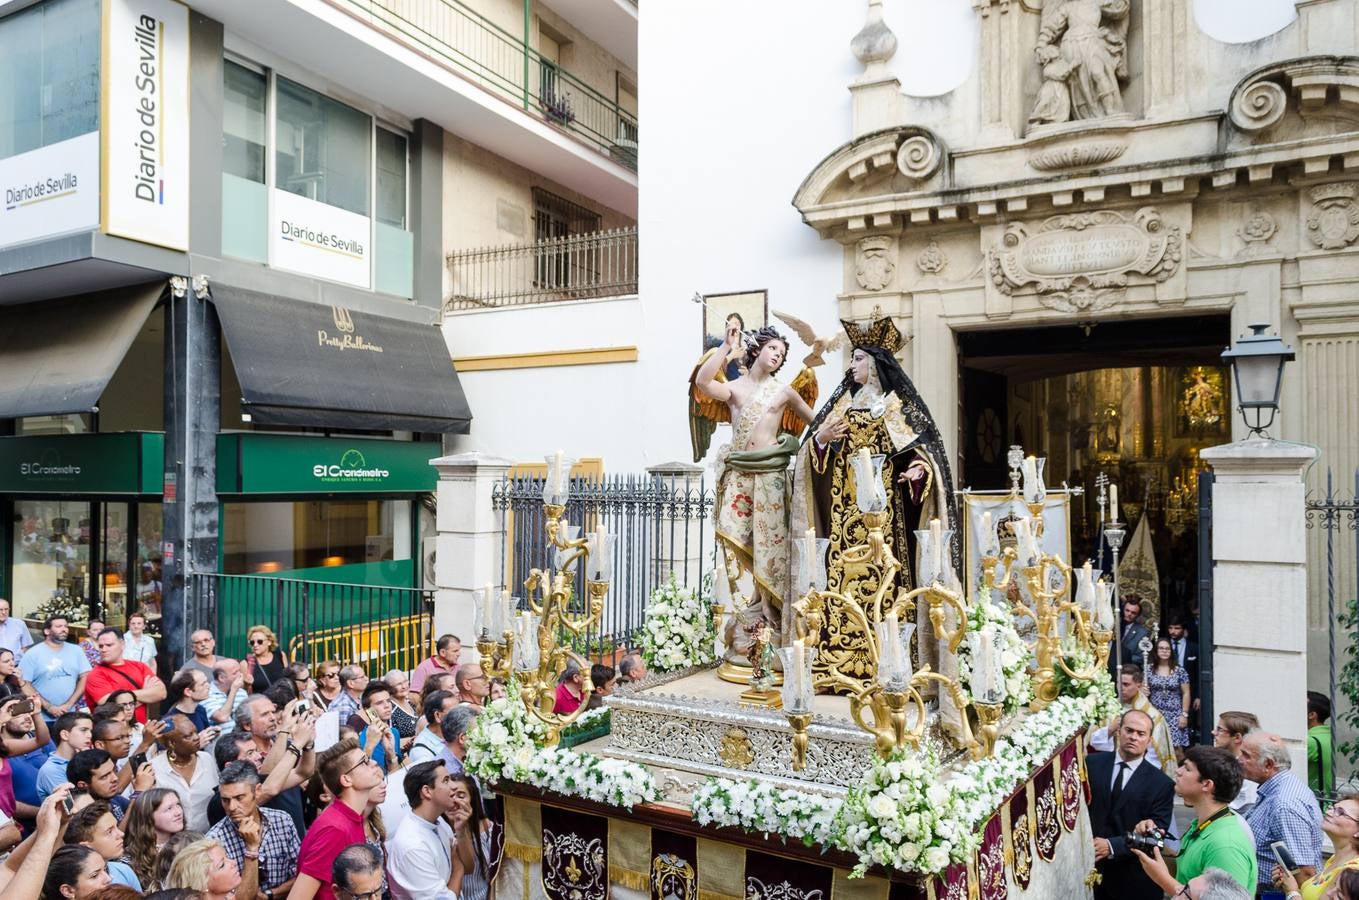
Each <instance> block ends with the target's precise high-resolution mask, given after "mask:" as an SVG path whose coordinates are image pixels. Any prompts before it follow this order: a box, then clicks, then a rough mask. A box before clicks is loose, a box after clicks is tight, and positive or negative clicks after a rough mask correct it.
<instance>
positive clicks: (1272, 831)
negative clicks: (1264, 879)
mask: <svg viewBox="0 0 1359 900" xmlns="http://www.w3.org/2000/svg"><path fill="white" fill-rule="evenodd" d="M1257 797H1258V799H1257V800H1256V802H1255V806H1254V807H1252V808H1251V810H1250V812H1248V813H1246V822H1247V824H1249V825H1250V830H1251V833H1252V834H1253V835H1254V836H1255V861H1256V863H1257V864H1258V865H1259V870H1260V872H1261V873H1265V872H1272V871H1274V866H1275V859H1274V852H1273V851H1272V850H1270V849H1269V845H1270V844H1272V843H1273V842H1275V841H1283V842H1284V843H1285V844H1286V845H1287V846H1288V852H1289V853H1291V854H1292V855H1293V859H1294V861H1296V862H1297V864H1298V865H1300V866H1311V867H1312V868H1314V869H1320V868H1321V809H1320V807H1318V806H1317V798H1316V797H1315V796H1314V795H1313V794H1312V792H1311V790H1309V789H1308V787H1307V785H1306V784H1305V783H1303V781H1302V780H1301V779H1300V778H1298V776H1297V775H1294V774H1293V770H1292V769H1285V770H1283V771H1282V772H1277V773H1275V775H1274V777H1272V778H1270V779H1269V780H1268V781H1266V782H1265V783H1263V784H1261V785H1260V790H1259V792H1258V794H1257Z"/></svg>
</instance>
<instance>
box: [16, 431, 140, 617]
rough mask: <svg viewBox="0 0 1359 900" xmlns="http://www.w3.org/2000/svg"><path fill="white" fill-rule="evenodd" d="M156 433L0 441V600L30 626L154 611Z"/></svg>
mask: <svg viewBox="0 0 1359 900" xmlns="http://www.w3.org/2000/svg"><path fill="white" fill-rule="evenodd" d="M164 453H165V437H164V435H162V434H157V433H147V432H132V433H122V434H70V435H33V436H20V437H3V438H0V510H2V511H3V517H4V523H3V532H4V533H3V546H4V548H5V565H4V567H3V570H0V596H5V597H8V598H9V599H10V600H11V602H12V605H13V614H14V615H15V616H18V617H20V618H22V619H25V620H27V621H28V622H29V623H30V624H32V625H34V626H39V625H40V624H41V622H42V620H43V619H44V618H45V617H46V616H48V615H54V614H59V613H62V614H66V615H67V616H69V617H70V619H71V623H72V625H74V626H76V627H77V628H82V627H84V625H85V624H87V622H88V620H89V616H90V615H91V614H93V615H95V616H98V617H101V618H103V620H104V621H105V622H107V623H108V624H110V625H114V626H116V627H118V628H120V629H121V628H125V627H126V623H127V616H128V614H129V613H130V612H133V611H137V610H140V611H141V612H143V613H145V614H146V615H147V617H148V619H149V621H150V622H151V624H152V626H153V629H154V625H155V623H156V622H157V620H159V618H160V614H161V567H162V564H163V559H162V557H161V545H162V541H161V533H162V532H161V528H162V518H161V517H162V510H161V500H162V491H163V487H162V485H163V476H162V469H163V466H164Z"/></svg>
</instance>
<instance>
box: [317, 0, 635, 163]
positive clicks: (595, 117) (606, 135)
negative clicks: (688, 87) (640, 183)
mask: <svg viewBox="0 0 1359 900" xmlns="http://www.w3.org/2000/svg"><path fill="white" fill-rule="evenodd" d="M336 2H337V5H338V6H339V7H340V8H344V9H348V10H349V11H350V12H351V13H353V14H354V15H355V16H357V17H359V18H360V19H362V20H363V21H366V22H368V23H369V24H370V25H371V26H373V27H374V28H377V29H379V30H381V31H384V32H386V33H387V34H388V35H389V36H390V37H393V38H394V39H396V40H398V41H400V42H402V43H404V44H405V45H406V46H408V47H409V48H411V49H412V50H414V51H416V52H417V53H420V54H422V55H425V56H428V57H430V58H432V59H434V60H435V61H437V62H439V63H442V64H444V65H448V66H451V67H453V68H454V69H456V70H457V71H459V72H460V73H461V74H463V75H464V76H466V77H467V78H469V79H470V80H472V81H473V82H475V83H476V84H479V85H481V86H482V87H484V88H486V89H487V90H489V91H491V92H492V93H493V94H496V95H497V96H499V97H500V98H502V99H503V100H505V101H506V102H507V103H510V104H513V105H515V106H517V107H520V108H522V109H524V110H525V111H527V112H529V113H530V114H535V115H537V116H539V117H540V118H541V119H542V120H543V121H545V122H548V123H550V124H551V125H554V126H556V127H557V128H559V129H561V130H562V131H565V132H566V133H568V134H570V135H572V136H574V137H576V138H578V139H580V140H581V141H583V142H585V143H586V144H588V145H589V146H590V147H592V148H593V149H595V150H596V151H598V152H599V153H601V154H603V155H605V156H607V157H609V158H610V159H612V160H613V161H614V162H616V163H618V164H619V165H621V166H623V167H625V168H627V169H629V170H631V171H634V172H635V171H637V117H636V116H634V115H633V114H631V113H629V112H627V111H626V110H624V109H623V108H621V107H620V106H619V105H618V104H617V103H616V102H614V101H613V100H611V99H609V98H608V97H606V96H605V95H604V94H602V93H600V92H599V91H598V90H596V89H595V88H593V87H591V86H590V85H588V84H586V83H585V82H584V81H583V80H581V79H580V78H578V77H577V76H575V75H573V74H572V73H571V72H569V71H567V70H566V69H563V68H562V67H561V66H560V65H558V64H557V63H555V62H553V61H552V60H549V59H547V58H545V57H543V56H542V55H540V54H539V53H538V52H537V51H536V50H534V49H533V48H532V47H529V46H528V45H527V44H526V43H525V42H524V40H523V38H522V36H516V35H514V34H511V33H510V32H508V31H506V30H505V29H503V28H501V27H500V26H499V25H497V24H496V23H494V22H492V21H491V20H490V19H488V18H486V17H485V16H483V15H482V14H481V13H479V12H477V11H476V10H473V9H471V8H470V7H468V6H466V5H465V4H463V3H461V2H459V0H425V2H422V3H410V2H406V0H336Z"/></svg>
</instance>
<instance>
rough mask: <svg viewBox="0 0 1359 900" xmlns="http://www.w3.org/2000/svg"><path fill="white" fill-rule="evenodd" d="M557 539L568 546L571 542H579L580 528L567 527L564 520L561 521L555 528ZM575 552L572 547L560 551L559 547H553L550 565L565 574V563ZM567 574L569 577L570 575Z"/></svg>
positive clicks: (575, 526) (577, 526)
mask: <svg viewBox="0 0 1359 900" xmlns="http://www.w3.org/2000/svg"><path fill="white" fill-rule="evenodd" d="M557 539H558V540H560V541H561V542H562V543H563V544H570V543H571V542H572V541H577V540H580V526H579V525H568V524H566V520H565V519H562V521H561V524H560V525H558V526H557ZM575 552H576V551H575V549H574V548H572V547H567V548H566V549H562V548H561V547H557V546H555V545H554V546H553V547H552V565H553V566H554V567H555V568H556V569H557V570H558V571H561V572H565V571H566V563H567V562H568V561H569V560H570V558H571V557H572V556H573V555H574V554H575ZM567 574H568V576H569V575H570V574H571V573H567Z"/></svg>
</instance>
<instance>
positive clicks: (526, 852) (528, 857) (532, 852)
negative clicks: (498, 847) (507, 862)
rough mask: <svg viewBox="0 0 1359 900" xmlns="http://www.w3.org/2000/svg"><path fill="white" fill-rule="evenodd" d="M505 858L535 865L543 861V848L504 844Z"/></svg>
mask: <svg viewBox="0 0 1359 900" xmlns="http://www.w3.org/2000/svg"><path fill="white" fill-rule="evenodd" d="M505 856H506V857H508V858H509V859H517V860H521V861H522V862H529V863H536V862H542V861H543V848H542V847H532V846H530V845H528V844H515V843H511V842H510V841H506V842H505Z"/></svg>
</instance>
